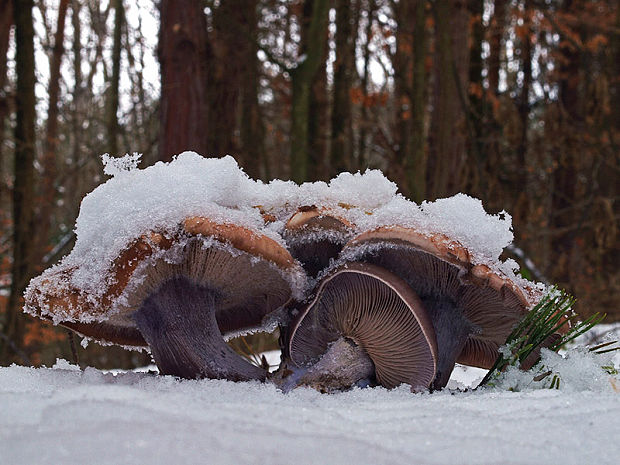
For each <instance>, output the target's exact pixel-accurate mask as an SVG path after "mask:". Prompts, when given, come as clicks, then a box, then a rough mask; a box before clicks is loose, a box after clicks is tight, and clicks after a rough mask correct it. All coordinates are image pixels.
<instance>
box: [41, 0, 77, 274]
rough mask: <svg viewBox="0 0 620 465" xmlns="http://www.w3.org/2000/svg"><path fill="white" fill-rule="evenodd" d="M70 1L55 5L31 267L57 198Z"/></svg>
mask: <svg viewBox="0 0 620 465" xmlns="http://www.w3.org/2000/svg"><path fill="white" fill-rule="evenodd" d="M68 6H69V0H60V4H59V6H58V21H57V22H56V24H57V26H56V34H55V35H54V50H53V52H52V60H51V63H50V80H49V86H48V111H47V128H46V131H45V149H44V150H45V151H44V154H43V160H42V165H43V176H41V190H40V194H41V198H40V199H39V202H38V203H39V210H38V217H39V220H38V222H37V237H38V241H37V244H36V257H35V258H34V263H33V264H34V265H35V266H38V265H40V264H41V260H42V258H43V256H44V255H45V253H46V248H47V246H48V244H49V239H50V238H49V233H50V228H51V221H52V218H51V217H52V211H53V209H54V201H55V199H56V186H55V182H56V157H57V155H58V153H57V152H58V100H59V96H60V65H61V62H62V56H63V54H64V51H65V49H64V45H63V42H64V40H65V18H66V16H67V8H68Z"/></svg>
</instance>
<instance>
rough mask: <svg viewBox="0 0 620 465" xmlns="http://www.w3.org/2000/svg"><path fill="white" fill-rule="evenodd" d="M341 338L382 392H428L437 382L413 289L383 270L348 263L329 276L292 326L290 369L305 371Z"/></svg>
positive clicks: (426, 325)
mask: <svg viewBox="0 0 620 465" xmlns="http://www.w3.org/2000/svg"><path fill="white" fill-rule="evenodd" d="M342 338H346V339H349V340H351V341H353V343H355V344H356V345H357V346H359V347H361V348H362V349H363V350H364V351H365V353H367V354H368V356H369V357H370V359H371V360H372V363H373V364H374V368H375V369H374V371H375V376H376V378H377V381H378V382H379V383H380V384H381V385H383V386H385V387H388V388H392V387H395V386H397V385H399V384H401V383H407V384H410V385H411V386H412V388H413V389H416V390H418V389H426V388H428V386H429V385H430V383H431V381H432V380H433V379H434V377H435V370H436V359H437V355H436V354H437V348H436V342H435V334H434V331H433V327H432V324H431V321H430V319H429V317H428V315H427V314H426V312H425V310H424V307H423V306H422V304H421V302H420V300H419V299H418V297H417V296H416V295H415V293H414V292H413V291H412V290H411V288H410V287H409V286H408V285H407V284H406V283H405V282H404V281H403V280H401V279H400V278H398V277H397V276H395V275H393V274H392V273H390V272H389V271H387V270H385V269H382V268H380V267H377V266H373V265H369V264H364V263H348V264H346V265H345V266H342V267H340V268H338V269H336V270H334V271H332V272H331V273H330V274H329V275H327V276H326V277H325V278H324V279H323V280H322V281H321V283H320V284H319V286H318V288H317V291H316V296H315V297H314V299H313V300H312V301H311V302H310V303H309V304H308V305H307V307H306V308H305V309H304V310H303V311H302V312H301V313H300V314H299V316H298V317H297V318H296V320H295V321H294V322H293V324H292V327H291V329H290V331H289V340H288V342H287V352H288V354H289V356H290V359H291V361H292V362H293V364H294V365H296V366H297V367H308V366H311V365H314V364H317V362H319V360H320V359H321V357H322V356H324V354H326V353H327V352H328V351H329V349H330V345H331V344H333V343H335V342H336V341H338V340H340V339H342ZM331 356H332V357H334V356H335V355H334V354H331ZM347 363H349V362H347ZM332 365H333V364H332ZM342 387H345V388H346V387H350V386H342Z"/></svg>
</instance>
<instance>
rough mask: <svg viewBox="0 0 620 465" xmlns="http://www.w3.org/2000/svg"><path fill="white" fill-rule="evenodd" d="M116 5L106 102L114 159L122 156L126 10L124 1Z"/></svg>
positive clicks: (109, 145)
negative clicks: (120, 104)
mask: <svg viewBox="0 0 620 465" xmlns="http://www.w3.org/2000/svg"><path fill="white" fill-rule="evenodd" d="M113 4H114V29H113V31H114V32H113V34H114V43H113V46H112V76H111V77H110V84H109V88H108V98H107V101H106V105H107V108H106V115H105V121H106V128H107V133H108V147H109V148H108V153H109V154H110V155H112V156H114V157H118V156H120V155H122V154H121V153H119V150H118V137H119V124H118V86H119V84H120V77H121V48H122V40H123V22H124V19H123V18H124V16H125V10H124V7H123V0H113Z"/></svg>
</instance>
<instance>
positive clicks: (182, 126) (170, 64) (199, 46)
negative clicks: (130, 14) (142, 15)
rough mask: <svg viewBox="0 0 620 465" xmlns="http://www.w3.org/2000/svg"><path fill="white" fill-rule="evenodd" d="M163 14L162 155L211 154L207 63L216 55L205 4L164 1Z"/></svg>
mask: <svg viewBox="0 0 620 465" xmlns="http://www.w3.org/2000/svg"><path fill="white" fill-rule="evenodd" d="M160 18H161V25H160V32H159V46H158V56H159V63H160V66H161V104H160V107H161V110H160V114H161V129H160V143H159V157H160V159H161V160H165V161H168V160H171V159H172V157H173V156H174V155H176V154H178V153H180V152H182V151H184V150H194V151H196V152H198V153H204V154H208V153H209V150H208V147H209V145H208V127H209V122H210V121H209V115H208V108H209V100H208V89H209V82H208V79H207V67H208V65H209V62H210V60H211V56H212V53H211V50H210V49H209V44H208V42H207V23H206V18H205V14H204V12H203V9H202V5H201V2H195V1H192V0H162V2H161V5H160Z"/></svg>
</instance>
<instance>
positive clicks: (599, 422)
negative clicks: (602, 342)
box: [0, 358, 620, 465]
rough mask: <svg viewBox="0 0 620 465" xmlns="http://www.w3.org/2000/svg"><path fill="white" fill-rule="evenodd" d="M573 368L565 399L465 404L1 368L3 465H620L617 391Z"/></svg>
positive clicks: (449, 392) (550, 394)
mask: <svg viewBox="0 0 620 465" xmlns="http://www.w3.org/2000/svg"><path fill="white" fill-rule="evenodd" d="M584 360H585V361H586V363H587V362H588V360H589V359H587V358H585V359H583V360H581V362H583V361H584ZM578 361H579V360H577V361H575V362H570V363H569V362H567V363H566V364H565V366H564V367H563V368H562V369H563V370H564V371H565V372H566V373H565V374H566V375H567V376H566V380H565V382H564V383H563V384H562V387H561V388H560V390H549V389H532V388H528V389H525V390H524V391H522V392H511V391H508V390H506V389H505V388H493V389H484V390H479V391H472V390H469V391H466V392H464V391H459V390H456V389H454V388H455V387H457V386H462V385H466V384H469V385H475V384H476V383H477V380H479V378H480V375H481V373H482V372H481V371H479V370H476V369H467V368H463V367H459V368H458V369H457V370H456V371H455V373H454V376H453V378H452V380H451V382H450V385H449V387H452V389H446V390H444V391H442V392H436V393H433V394H415V395H414V394H411V393H410V392H409V390H408V389H407V388H406V387H400V388H397V389H394V390H391V391H388V390H385V389H383V388H373V389H355V390H353V391H350V392H346V393H341V394H335V395H325V394H319V393H318V392H315V391H313V390H310V389H297V390H295V391H293V392H291V393H289V394H282V393H281V392H279V391H278V390H276V389H275V387H273V386H272V385H269V384H259V383H232V382H227V381H212V380H201V381H179V380H177V379H174V378H172V377H168V376H157V375H153V374H149V373H140V372H120V373H116V374H114V373H104V372H102V371H99V370H96V369H94V368H87V369H86V370H84V371H80V370H79V369H78V368H77V367H75V366H71V365H70V364H69V363H67V362H64V361H60V362H58V363H57V364H56V366H55V367H53V368H38V369H34V368H26V367H20V366H12V367H8V368H6V367H5V368H0V463H2V464H15V465H17V464H29V465H30V464H58V463H80V464H86V463H88V464H100V463H101V464H103V463H105V464H125V463H127V464H130V463H131V464H135V463H144V464H159V463H161V464H168V463H179V464H180V463H183V464H193V463H196V464H198V463H200V464H207V463H208V464H220V463H224V464H228V463H231V464H232V463H234V464H237V463H247V464H254V463H256V464H259V463H260V464H289V463H295V464H306V463H316V464H326V463H330V464H331V463H347V464H348V463H355V464H358V463H359V464H362V463H410V464H446V463H458V464H552V463H563V464H586V463H587V464H617V463H620V441H618V431H620V380H619V379H618V377H617V376H608V375H606V374H604V373H602V374H601V376H598V377H597V376H594V377H593V376H592V374H591V373H589V372H588V370H589V368H593V366H590V367H589V368H587V367H586V369H584V367H583V363H581V364H579V363H577V362H578ZM616 361H618V359H617V358H616ZM571 363H573V364H572V365H571ZM590 365H592V364H590ZM567 367H568V369H567ZM571 367H572V368H571ZM594 368H596V367H594ZM560 371H561V370H560ZM580 375H583V376H580Z"/></svg>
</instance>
